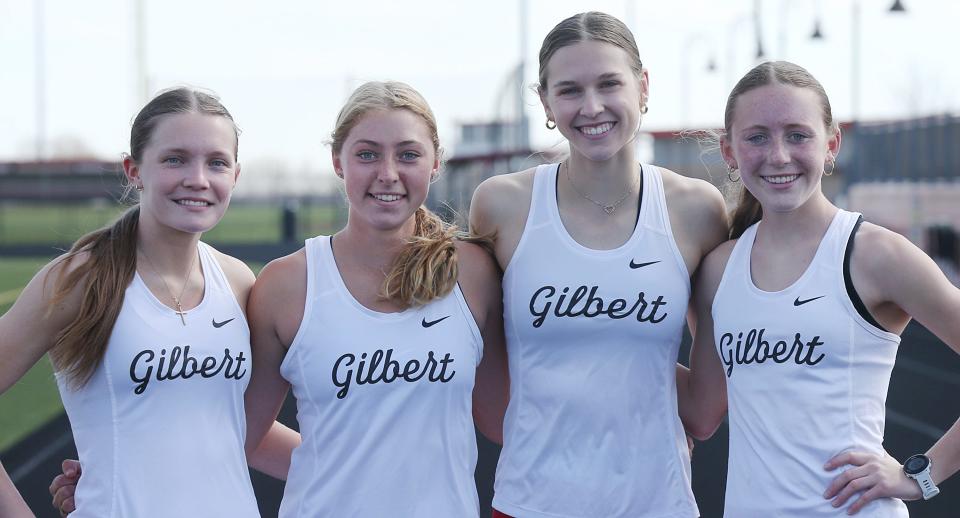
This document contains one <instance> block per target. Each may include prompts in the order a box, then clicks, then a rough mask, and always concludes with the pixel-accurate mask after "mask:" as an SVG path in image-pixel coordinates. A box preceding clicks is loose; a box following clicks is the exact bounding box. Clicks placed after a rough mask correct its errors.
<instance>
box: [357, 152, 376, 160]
mask: <svg viewBox="0 0 960 518" xmlns="http://www.w3.org/2000/svg"><path fill="white" fill-rule="evenodd" d="M357 158H359V159H360V160H363V161H365V162H367V161H370V160H376V158H377V154H376V153H374V152H373V151H361V152H359V153H357Z"/></svg>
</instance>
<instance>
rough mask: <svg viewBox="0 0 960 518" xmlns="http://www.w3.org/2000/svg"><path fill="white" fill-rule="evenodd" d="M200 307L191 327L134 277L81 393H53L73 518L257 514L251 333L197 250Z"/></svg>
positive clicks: (207, 256)
mask: <svg viewBox="0 0 960 518" xmlns="http://www.w3.org/2000/svg"><path fill="white" fill-rule="evenodd" d="M199 254H200V265H201V268H202V269H203V278H204V292H203V301H202V302H200V305H199V306H197V307H196V308H194V309H192V310H190V311H188V312H187V314H186V316H185V317H184V318H185V319H186V322H187V325H186V326H184V325H183V324H182V323H181V321H180V317H179V316H177V314H176V313H175V312H174V311H173V310H172V309H170V308H168V307H167V306H165V305H163V303H161V302H160V301H159V300H157V298H156V297H154V295H153V294H152V293H151V292H150V290H149V289H148V288H147V286H146V285H145V284H144V283H143V280H142V279H141V278H140V276H139V274H136V275H134V278H133V282H131V283H130V286H128V287H127V290H126V292H125V294H124V299H123V307H122V308H121V310H120V314H119V316H118V317H117V322H116V324H114V326H113V331H112V333H111V334H110V340H109V342H108V344H107V351H106V354H105V355H104V358H103V361H102V362H101V363H100V365H99V366H98V367H97V369H96V370H95V371H94V374H93V377H92V378H90V381H89V382H88V383H87V384H86V385H85V386H83V388H81V389H79V390H72V389H70V388H69V387H68V386H67V380H66V378H65V377H64V376H63V374H62V373H57V384H58V386H59V388H60V397H61V398H62V399H63V406H64V408H65V409H66V411H67V415H68V416H69V418H70V426H71V428H72V429H73V437H74V440H75V441H76V445H77V452H78V453H79V456H80V464H81V466H82V469H83V476H81V477H80V482H79V484H77V491H76V496H75V498H76V506H77V510H76V511H74V512H73V513H71V514H70V516H71V517H72V518H112V517H116V518H126V517H130V516H136V517H137V518H150V517H156V518H169V517H171V516H240V517H258V516H260V513H259V511H258V510H257V502H256V500H255V498H254V495H253V487H252V486H251V485H250V474H249V472H248V471H247V460H246V455H245V454H244V449H243V443H244V438H245V436H246V418H245V415H244V411H243V391H244V390H245V389H246V388H247V383H248V382H249V380H250V332H249V330H248V328H247V321H246V318H244V315H243V310H242V309H241V308H240V305H239V304H238V303H237V299H236V297H235V296H234V293H233V290H232V289H231V288H230V283H229V282H228V281H227V278H226V276H225V275H224V273H223V270H221V269H220V265H219V264H218V263H217V260H216V258H215V257H214V256H213V253H212V252H211V250H210V249H209V247H208V246H207V245H206V244H204V243H200V244H199Z"/></svg>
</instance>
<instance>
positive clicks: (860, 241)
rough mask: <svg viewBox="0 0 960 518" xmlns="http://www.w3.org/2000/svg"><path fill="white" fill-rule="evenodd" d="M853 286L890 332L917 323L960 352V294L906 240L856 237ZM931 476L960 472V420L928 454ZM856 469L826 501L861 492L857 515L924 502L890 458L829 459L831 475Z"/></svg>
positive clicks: (883, 234) (869, 233)
mask: <svg viewBox="0 0 960 518" xmlns="http://www.w3.org/2000/svg"><path fill="white" fill-rule="evenodd" d="M851 263H852V267H851V276H852V277H853V282H854V286H856V289H857V292H858V294H859V295H860V296H861V298H862V299H863V301H864V303H865V304H866V305H867V307H868V308H869V309H870V311H871V313H872V314H873V315H874V316H875V317H876V318H877V320H878V321H879V322H880V323H881V324H882V325H883V326H884V327H886V328H888V329H893V330H896V331H900V330H902V329H903V328H904V327H905V326H906V325H907V323H908V322H909V319H910V318H914V319H916V320H917V321H918V322H919V323H920V324H922V325H923V326H924V327H926V328H927V329H929V330H930V331H931V332H933V334H935V335H936V336H937V337H938V338H939V339H940V340H942V341H943V342H945V343H946V344H947V345H948V346H950V348H951V349H953V350H954V351H956V352H958V353H960V319H958V318H957V315H958V314H960V290H958V289H957V288H956V287H955V286H953V285H952V284H951V283H950V282H949V281H948V280H947V278H946V277H945V276H944V275H943V272H941V271H940V269H939V268H938V267H937V265H936V263H934V262H933V260H932V259H930V258H929V257H928V256H927V255H926V254H924V253H923V251H921V250H920V249H919V248H917V247H916V246H914V245H913V244H912V243H910V242H909V241H908V240H907V239H906V238H904V237H903V236H900V235H898V234H895V233H893V232H890V231H888V230H886V229H883V228H881V227H877V226H875V225H868V224H864V226H863V227H862V228H861V229H860V231H859V232H858V233H857V237H856V241H855V246H854V253H853V257H852V259H851ZM926 455H927V456H928V457H930V460H931V463H932V468H931V477H932V478H933V481H934V483H937V484H939V483H940V482H942V481H944V480H946V479H947V478H948V477H950V476H952V475H953V474H954V473H956V472H957V471H958V470H960V421H958V422H955V423H954V425H953V426H952V427H950V429H949V430H948V431H947V433H945V434H944V435H943V437H941V438H940V440H938V441H937V442H936V444H934V445H933V446H932V447H931V448H930V449H929V450H928V451H927V453H926ZM846 464H851V465H853V467H852V468H850V469H848V470H847V471H845V472H844V473H843V474H841V475H839V476H838V477H837V478H836V479H834V481H833V483H831V485H830V487H829V488H828V489H827V493H826V498H833V499H834V504H835V505H837V506H839V505H843V504H844V502H846V501H847V499H849V498H851V497H852V496H854V495H855V494H856V493H857V492H862V494H861V495H860V497H859V498H858V499H857V500H856V501H855V502H854V503H853V504H852V505H851V506H850V508H849V510H848V511H849V512H850V514H853V513H855V512H857V511H859V510H860V509H861V508H862V507H863V506H864V505H866V504H867V503H869V502H870V501H872V500H875V499H877V498H884V497H893V498H901V499H904V500H914V499H917V498H920V496H921V491H920V488H919V486H918V484H917V483H916V481H914V480H911V479H909V478H907V477H906V475H904V473H903V469H902V466H901V464H900V462H898V461H897V460H896V459H894V458H893V457H891V456H890V455H875V454H872V453H864V452H848V453H843V454H841V455H838V456H836V457H834V458H833V459H830V461H829V462H828V463H827V465H826V469H827V470H833V469H836V468H838V467H840V466H843V465H846Z"/></svg>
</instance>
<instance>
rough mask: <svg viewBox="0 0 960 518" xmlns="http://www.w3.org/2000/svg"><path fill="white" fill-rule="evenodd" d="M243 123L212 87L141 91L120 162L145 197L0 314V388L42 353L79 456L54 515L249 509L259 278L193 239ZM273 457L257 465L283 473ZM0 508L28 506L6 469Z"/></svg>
mask: <svg viewBox="0 0 960 518" xmlns="http://www.w3.org/2000/svg"><path fill="white" fill-rule="evenodd" d="M237 134H238V132H237V127H236V125H235V124H234V121H233V118H232V117H231V116H230V113H229V112H228V111H227V110H226V108H224V107H223V105H222V104H221V103H220V101H219V100H218V99H217V98H216V97H214V96H213V95H210V94H207V93H204V92H201V91H196V90H191V89H186V88H178V89H173V90H168V91H165V92H163V93H161V94H159V95H158V96H157V97H155V98H154V99H153V100H151V101H150V102H149V103H148V104H147V105H146V106H145V107H144V108H143V110H141V111H140V113H139V114H138V115H137V117H136V119H135V120H134V123H133V127H132V129H131V137H130V154H129V155H127V156H126V157H125V158H124V160H123V170H124V173H125V176H126V179H127V181H128V182H129V185H130V187H131V189H136V190H137V191H139V203H138V204H137V205H135V206H134V207H133V208H131V209H129V210H127V212H125V213H124V214H123V215H122V216H121V217H120V218H119V219H118V220H117V222H116V223H114V224H112V225H111V226H108V227H105V228H103V229H100V230H97V231H95V232H92V233H90V234H88V235H86V236H84V237H82V238H81V239H80V240H78V241H77V242H76V244H74V246H73V248H72V249H71V250H70V252H68V253H67V254H65V255H63V256H62V257H59V258H57V259H55V260H54V261H52V262H51V263H50V264H48V265H47V266H46V267H44V268H43V269H42V270H41V271H40V272H39V273H38V274H37V275H36V276H35V277H34V279H33V280H32V281H30V283H29V284H28V285H27V287H26V288H25V289H24V290H23V293H21V295H20V297H19V298H18V299H17V301H16V302H15V303H14V305H13V307H12V308H10V310H9V311H8V312H7V313H6V314H4V315H3V316H2V317H0V357H2V358H3V359H4V360H3V361H2V362H0V392H3V391H4V390H6V389H7V388H9V387H10V386H11V385H13V384H14V383H15V382H16V381H17V380H18V379H19V378H20V377H21V376H23V374H24V373H25V372H26V371H27V370H28V369H29V368H30V367H31V366H32V365H33V364H34V363H36V362H37V361H39V360H40V359H41V357H42V356H43V355H44V354H47V353H49V355H50V358H51V360H52V362H53V366H54V370H55V372H56V378H57V384H58V385H59V388H60V394H61V397H62V398H63V403H64V407H65V408H66V411H67V414H68V416H69V418H70V423H71V427H72V430H73V434H74V439H75V441H76V444H77V450H78V452H79V455H80V463H79V464H80V465H79V466H77V465H73V466H71V468H70V469H69V471H72V472H74V473H73V475H77V474H78V473H79V470H80V466H82V470H83V473H84V474H83V479H82V480H81V481H80V482H79V484H77V485H76V486H75V487H74V486H73V484H67V487H66V488H65V491H67V493H65V494H64V493H61V494H60V499H59V500H58V503H59V505H60V506H61V507H60V510H61V512H66V511H69V510H72V509H73V508H74V506H75V507H76V510H75V511H74V512H73V514H72V516H76V517H78V518H82V517H94V516H95V517H115V516H138V517H161V516H224V515H229V516H249V517H255V516H258V515H259V513H258V510H257V505H256V502H255V501H254V495H253V489H252V487H251V485H250V478H249V474H248V471H247V466H246V465H247V459H246V457H245V455H244V433H245V417H244V407H243V393H244V389H245V388H246V386H247V383H248V381H249V379H250V374H249V373H250V345H249V331H248V329H247V326H246V319H245V317H244V312H243V308H244V305H245V304H246V300H247V295H248V293H249V291H250V288H251V286H252V285H253V280H254V277H253V273H252V272H251V271H250V269H249V268H247V267H246V265H244V264H243V263H242V262H240V261H239V260H237V259H234V258H232V257H228V256H226V255H224V254H221V253H219V252H217V251H216V250H214V249H213V248H211V247H210V246H208V245H206V244H204V243H202V242H201V241H200V235H201V233H202V232H204V231H206V230H209V229H210V228H212V227H213V226H214V225H216V224H217V222H219V221H220V218H221V217H222V216H223V214H224V211H226V209H227V206H228V205H229V203H230V196H231V193H232V191H233V187H234V185H235V183H236V180H237V177H238V176H239V174H240V166H239V163H238V162H237ZM272 438H273V439H275V436H272ZM288 438H291V436H289V435H288ZM291 441H295V439H291ZM273 444H275V443H273ZM288 444H289V447H288V448H287V450H288V451H289V449H290V448H292V444H293V442H290V443H288ZM257 457H258V456H257V455H254V456H253V458H252V462H254V463H256V462H257V460H256V459H257ZM272 457H273V458H275V459H280V460H279V461H276V462H273V461H267V464H264V465H261V466H260V467H261V468H262V469H264V470H265V471H267V472H270V473H273V474H275V475H277V476H282V474H283V473H285V471H286V464H285V460H284V459H282V457H283V456H282V455H275V456H272ZM58 478H59V477H58ZM73 480H75V478H74V479H73ZM74 491H75V493H74ZM0 515H2V516H5V517H6V516H30V512H29V510H28V509H26V506H25V505H24V504H23V502H22V500H21V499H19V495H18V494H17V493H16V490H15V489H14V488H13V487H12V484H11V483H10V481H9V479H7V477H6V476H3V477H0Z"/></svg>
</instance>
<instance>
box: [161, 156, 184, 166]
mask: <svg viewBox="0 0 960 518" xmlns="http://www.w3.org/2000/svg"><path fill="white" fill-rule="evenodd" d="M163 163H164V164H170V165H180V164H182V163H183V159H182V158H180V157H178V156H171V157H167V158H164V159H163Z"/></svg>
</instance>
